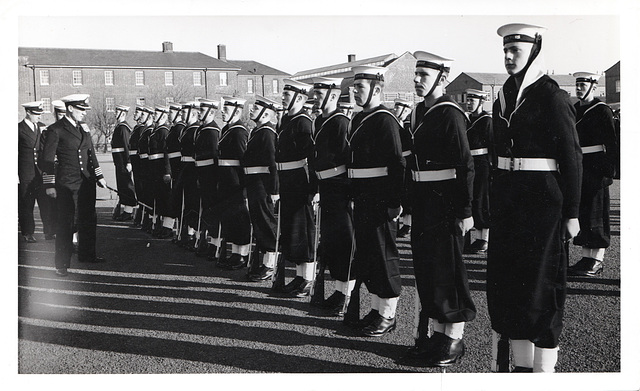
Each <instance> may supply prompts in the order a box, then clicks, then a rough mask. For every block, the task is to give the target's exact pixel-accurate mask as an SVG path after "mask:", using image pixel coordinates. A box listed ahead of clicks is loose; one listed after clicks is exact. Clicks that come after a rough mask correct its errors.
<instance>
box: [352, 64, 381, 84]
mask: <svg viewBox="0 0 640 391" xmlns="http://www.w3.org/2000/svg"><path fill="white" fill-rule="evenodd" d="M387 70H388V69H387V68H383V67H376V66H373V65H358V66H355V67H353V68H351V71H352V72H353V80H358V79H366V80H380V81H384V74H385V73H386V72H387Z"/></svg>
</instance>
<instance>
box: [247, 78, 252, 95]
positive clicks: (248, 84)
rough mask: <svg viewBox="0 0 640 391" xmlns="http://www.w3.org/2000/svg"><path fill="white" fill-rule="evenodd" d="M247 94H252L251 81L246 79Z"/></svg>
mask: <svg viewBox="0 0 640 391" xmlns="http://www.w3.org/2000/svg"><path fill="white" fill-rule="evenodd" d="M247 94H253V79H247Z"/></svg>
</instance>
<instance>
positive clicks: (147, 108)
mask: <svg viewBox="0 0 640 391" xmlns="http://www.w3.org/2000/svg"><path fill="white" fill-rule="evenodd" d="M142 111H146V112H147V113H149V114H153V112H154V111H155V110H154V109H153V107H149V106H142Z"/></svg>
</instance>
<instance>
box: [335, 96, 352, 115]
mask: <svg viewBox="0 0 640 391" xmlns="http://www.w3.org/2000/svg"><path fill="white" fill-rule="evenodd" d="M353 109H354V105H353V103H351V102H349V101H348V98H347V100H342V98H340V101H339V102H338V110H340V112H341V113H342V114H344V115H346V116H347V117H348V118H349V119H351V117H353Z"/></svg>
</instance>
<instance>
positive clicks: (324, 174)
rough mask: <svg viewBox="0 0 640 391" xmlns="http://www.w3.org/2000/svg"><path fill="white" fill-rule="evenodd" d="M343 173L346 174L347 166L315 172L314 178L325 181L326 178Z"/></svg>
mask: <svg viewBox="0 0 640 391" xmlns="http://www.w3.org/2000/svg"><path fill="white" fill-rule="evenodd" d="M345 172H347V166H345V165H344V164H343V165H341V166H338V167H333V168H328V169H326V170H322V171H316V176H317V177H318V179H327V178H333V177H334V176H338V175H340V174H344V173H345Z"/></svg>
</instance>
